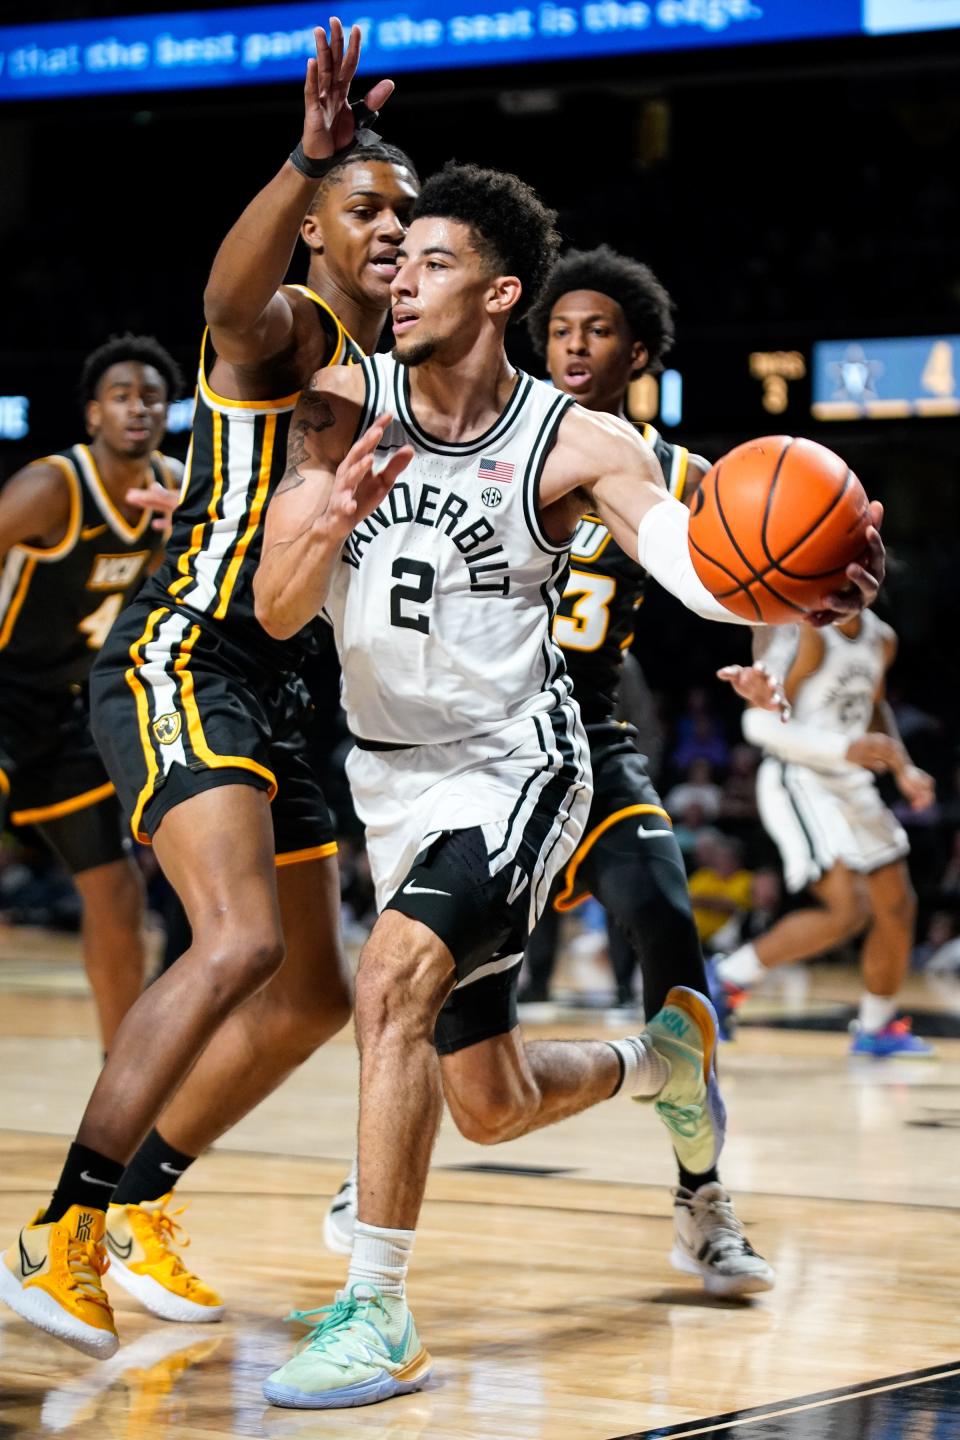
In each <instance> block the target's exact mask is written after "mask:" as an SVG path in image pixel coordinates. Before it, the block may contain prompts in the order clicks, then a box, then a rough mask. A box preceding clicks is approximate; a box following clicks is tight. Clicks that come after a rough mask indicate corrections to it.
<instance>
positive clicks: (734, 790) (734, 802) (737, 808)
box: [720, 745, 760, 820]
mask: <svg viewBox="0 0 960 1440" xmlns="http://www.w3.org/2000/svg"><path fill="white" fill-rule="evenodd" d="M759 763H760V752H759V751H758V750H755V749H754V748H753V746H752V745H735V746H734V747H733V749H732V750H731V751H730V765H729V768H728V770H727V778H726V780H724V782H723V795H722V798H721V801H720V814H721V816H722V817H723V819H724V820H756V819H757V766H758V765H759Z"/></svg>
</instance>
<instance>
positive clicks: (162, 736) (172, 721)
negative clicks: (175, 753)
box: [151, 710, 181, 745]
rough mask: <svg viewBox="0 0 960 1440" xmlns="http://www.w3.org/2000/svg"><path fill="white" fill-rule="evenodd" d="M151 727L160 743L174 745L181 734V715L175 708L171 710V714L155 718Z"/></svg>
mask: <svg viewBox="0 0 960 1440" xmlns="http://www.w3.org/2000/svg"><path fill="white" fill-rule="evenodd" d="M151 728H152V729H153V733H154V735H155V736H156V737H157V740H158V742H159V744H161V745H172V744H173V742H174V740H176V738H177V736H178V735H179V734H180V730H181V721H180V716H179V715H178V714H177V712H176V711H175V710H171V711H170V713H169V715H161V716H159V717H158V719H156V720H154V722H153V726H152V727H151Z"/></svg>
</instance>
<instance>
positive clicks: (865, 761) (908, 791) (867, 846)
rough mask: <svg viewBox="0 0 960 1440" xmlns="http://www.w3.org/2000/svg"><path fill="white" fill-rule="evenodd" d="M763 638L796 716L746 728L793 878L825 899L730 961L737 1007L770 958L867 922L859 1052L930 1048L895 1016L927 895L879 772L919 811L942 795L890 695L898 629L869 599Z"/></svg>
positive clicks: (723, 969)
mask: <svg viewBox="0 0 960 1440" xmlns="http://www.w3.org/2000/svg"><path fill="white" fill-rule="evenodd" d="M769 636H772V637H773V638H772V639H769V638H768V637H769ZM755 648H756V649H757V650H758V651H759V650H762V651H763V658H764V662H765V663H766V665H767V666H768V667H769V668H770V670H771V672H772V673H773V674H776V675H782V676H784V677H785V678H784V689H785V692H786V697H787V700H788V701H789V702H790V703H791V705H792V706H793V714H792V719H791V720H790V721H789V722H788V723H787V724H783V723H782V722H781V721H780V720H779V719H778V718H777V716H776V715H773V714H770V713H769V712H766V711H762V710H753V709H750V710H746V711H745V712H744V716H743V733H744V735H745V736H746V738H747V739H748V740H749V741H750V742H751V743H752V744H754V745H757V746H759V747H760V748H761V749H762V750H763V751H764V753H765V758H764V760H763V762H762V764H761V766H760V770H759V772H758V775H757V805H758V807H759V810H760V818H761V820H762V821H763V824H764V827H765V829H766V831H767V833H768V834H769V835H770V837H771V839H772V840H774V841H775V842H776V844H777V846H778V848H779V850H780V855H781V858H782V860H783V871H784V880H785V883H786V887H787V889H788V890H789V891H790V892H791V894H797V893H798V892H800V891H802V890H809V891H810V893H811V894H812V895H813V896H814V897H815V899H816V901H817V905H816V907H815V908H813V907H811V908H809V909H802V910H794V911H792V912H791V913H790V914H788V915H786V916H784V917H783V919H781V920H779V921H778V922H777V924H776V925H774V926H773V927H772V929H770V930H768V931H767V932H766V934H765V935H761V936H760V937H759V939H757V940H755V941H754V942H753V943H752V944H749V945H743V946H741V947H740V949H739V950H736V951H734V953H733V954H731V955H728V956H726V957H725V958H723V959H721V960H718V961H717V962H716V966H715V970H716V975H717V977H718V979H719V981H720V984H721V986H722V990H723V992H724V996H723V998H725V999H726V1001H727V1002H728V1003H729V1004H731V1005H733V1006H736V1004H737V1003H739V1001H740V1000H742V999H743V996H744V994H745V993H746V991H747V990H748V989H749V988H750V987H751V986H752V985H755V984H757V982H758V981H760V980H762V979H763V977H764V976H765V975H766V973H767V971H768V970H770V969H773V968H774V967H775V966H778V965H787V964H789V963H790V962H791V961H796V960H809V959H813V958H814V956H816V955H820V954H823V953H824V952H825V951H827V950H831V949H832V948H833V947H834V946H836V945H839V944H842V943H843V942H844V941H846V940H851V939H853V938H854V937H855V936H857V935H859V934H861V933H863V934H864V939H863V948H862V952H861V960H860V963H861V969H862V972H863V982H864V991H863V995H862V998H861V1001H860V1013H859V1018H858V1020H857V1022H856V1026H855V1033H854V1038H853V1041H852V1045H851V1052H852V1053H853V1054H857V1055H879V1056H884V1055H929V1054H930V1053H931V1047H930V1046H929V1045H927V1044H926V1043H925V1042H924V1041H922V1040H920V1039H918V1038H917V1037H916V1036H915V1035H912V1034H911V1032H910V1022H909V1021H908V1020H903V1019H901V1020H898V1019H896V1018H895V1015H896V997H897V993H898V991H899V990H900V987H901V985H902V983H903V978H904V975H905V974H906V970H907V965H908V963H909V959H910V950H911V947H912V944H913V930H914V918H915V913H916V899H915V896H914V893H913V888H912V886H911V883H910V876H909V873H908V871H907V866H906V856H907V855H908V854H909V851H910V842H909V841H908V839H907V835H906V831H905V830H904V829H903V827H902V825H901V824H900V822H899V821H898V820H897V818H896V816H895V815H894V814H893V812H892V811H891V810H890V809H889V808H888V806H887V805H885V804H884V801H883V799H882V798H881V796H880V792H879V790H878V788H877V782H876V779H875V776H877V775H883V774H888V773H889V774H890V775H892V776H893V779H894V781H895V783H896V785H897V788H898V789H899V791H900V793H901V794H902V795H903V796H904V798H905V799H906V800H908V801H909V803H910V804H911V806H912V807H913V808H914V809H916V810H922V809H924V808H925V807H926V806H928V805H930V804H932V802H933V799H934V784H933V780H932V779H931V777H930V776H929V775H927V774H926V773H925V772H924V771H922V770H919V769H918V768H917V767H916V766H915V765H913V764H912V763H911V760H910V756H909V755H908V754H907V751H906V747H905V746H904V744H903V741H902V740H901V739H900V736H899V733H898V731H897V725H896V720H895V719H894V716H893V712H892V711H891V709H890V706H889V704H888V703H887V701H886V699H885V698H884V697H885V677H886V673H887V671H888V669H889V668H890V665H891V664H892V663H893V659H894V656H895V655H896V650H897V637H896V635H895V634H894V632H893V630H892V629H891V628H890V626H889V625H887V624H885V623H884V622H883V621H882V620H880V619H878V618H877V616H876V615H874V614H873V613H872V612H871V611H869V610H866V611H864V613H863V614H862V615H858V616H854V617H853V618H852V619H850V620H848V621H846V622H845V623H843V624H838V625H833V626H828V627H827V628H825V629H823V630H810V629H808V628H807V627H804V626H788V627H784V628H782V629H780V630H778V631H775V632H766V633H761V634H758V635H757V637H756V647H755Z"/></svg>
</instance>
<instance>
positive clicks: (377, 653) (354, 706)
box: [323, 355, 574, 746]
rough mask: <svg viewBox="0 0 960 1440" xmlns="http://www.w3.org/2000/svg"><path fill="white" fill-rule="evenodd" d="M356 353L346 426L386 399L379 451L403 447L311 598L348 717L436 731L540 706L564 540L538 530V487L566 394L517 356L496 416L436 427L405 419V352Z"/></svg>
mask: <svg viewBox="0 0 960 1440" xmlns="http://www.w3.org/2000/svg"><path fill="white" fill-rule="evenodd" d="M362 366H363V373H364V377H365V380H366V403H365V407H364V411H363V415H362V418H361V422H360V426H359V428H358V432H357V434H358V437H359V435H360V434H362V433H363V431H364V430H366V428H367V427H368V426H369V424H370V423H371V421H372V420H373V418H374V417H375V416H376V415H379V414H381V413H383V412H384V411H389V412H390V413H391V414H392V415H393V416H394V417H395V419H394V420H393V422H392V423H391V424H390V426H389V427H388V429H387V431H386V432H385V434H384V437H383V440H382V442H381V445H380V447H379V449H380V452H381V455H382V457H383V456H385V455H386V453H387V452H390V451H394V450H397V449H399V448H400V447H401V446H403V445H410V446H411V447H412V448H413V452H414V455H413V459H412V460H411V462H410V464H409V465H408V466H407V468H406V470H404V472H403V473H402V475H401V476H400V478H399V479H398V480H397V482H396V484H395V485H394V487H393V489H392V490H391V492H390V494H389V495H388V496H387V498H386V499H385V500H384V502H383V504H382V505H380V506H379V507H378V509H377V510H375V511H374V512H373V514H372V515H371V516H370V517H369V518H368V519H367V520H364V521H362V522H361V523H360V524H359V525H358V526H357V527H356V528H355V529H354V530H353V532H352V534H351V535H350V536H349V537H348V538H347V540H346V542H345V543H344V546H343V550H342V552H341V556H340V561H339V563H338V565H337V566H336V569H335V572H334V577H333V580H332V583H331V586H330V591H329V593H328V596H327V601H326V604H325V606H324V610H323V614H324V616H325V617H326V618H327V619H328V620H329V621H330V623H331V624H332V626H333V630H334V635H335V637H336V642H337V649H338V650H339V652H340V660H341V665H342V669H343V694H342V699H343V704H344V708H345V710H346V712H347V721H348V724H349V727H350V730H351V732H352V733H353V734H354V735H355V736H356V737H357V738H359V739H361V740H366V741H370V742H374V743H376V742H382V743H383V744H384V745H386V746H390V745H436V744H444V743H447V742H450V741H457V740H463V739H466V738H468V737H470V736H475V735H482V734H484V733H488V732H490V731H493V730H496V729H498V728H499V727H500V726H502V725H504V724H507V723H509V722H510V721H512V720H515V719H517V718H518V717H520V716H522V715H528V714H533V713H536V712H537V711H546V710H550V709H552V708H553V707H554V706H555V705H557V704H559V703H560V702H561V701H562V700H563V699H565V698H566V697H567V696H568V695H569V693H570V680H569V677H568V676H567V675H566V673H565V665H564V661H563V655H562V652H561V650H560V648H559V646H558V645H557V644H556V643H555V641H554V639H553V634H552V627H553V621H554V617H555V615H556V613H557V608H558V606H559V602H560V597H561V595H562V593H563V588H564V585H565V583H566V573H567V568H568V559H569V545H568V544H561V545H558V544H555V543H554V542H552V541H551V540H550V539H549V538H548V537H547V535H546V534H545V533H544V531H543V529H542V526H541V524H540V520H539V515H538V508H537V491H538V487H539V482H540V476H541V473H542V471H543V466H544V463H545V461H546V458H547V456H548V455H549V453H550V450H551V448H552V446H553V444H554V441H555V439H556V435H557V430H558V428H559V425H560V422H561V420H562V418H563V415H564V414H565V412H566V411H567V409H568V408H569V406H570V405H571V404H573V403H574V402H573V401H572V400H571V398H570V397H569V396H567V395H563V394H560V393H559V392H558V391H557V390H555V389H554V388H553V387H552V386H550V385H547V384H545V383H544V382H543V381H540V380H533V379H531V377H530V376H528V375H525V374H523V373H522V372H518V373H517V378H516V383H515V385H514V388H513V391H512V393H511V396H510V398H509V400H508V401H507V404H506V406H505V407H504V409H503V411H502V413H501V414H500V416H499V417H498V419H497V420H496V421H495V423H494V424H493V425H492V426H491V427H490V428H489V429H488V430H487V431H486V432H485V433H484V434H483V435H481V436H479V437H478V438H477V439H475V440H468V441H465V442H462V443H451V442H447V441H442V440H438V439H436V438H435V437H433V436H431V435H429V434H427V433H426V432H425V431H424V430H423V429H422V428H421V427H420V425H418V423H417V421H416V418H415V417H414V415H413V412H412V408H411V403H410V372H409V370H408V369H407V368H406V367H404V366H401V365H398V364H397V363H396V361H395V360H394V359H393V358H392V357H391V356H389V355H375V356H372V357H371V358H369V359H367V360H364V361H363V362H362Z"/></svg>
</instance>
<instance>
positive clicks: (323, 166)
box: [290, 100, 380, 180]
mask: <svg viewBox="0 0 960 1440" xmlns="http://www.w3.org/2000/svg"><path fill="white" fill-rule="evenodd" d="M350 109H351V110H352V111H353V120H354V124H355V125H356V127H357V128H356V130H355V131H354V135H353V139H352V140H351V141H350V142H349V144H347V145H344V146H342V147H341V149H339V150H336V151H335V152H334V153H333V154H332V155H327V156H326V157H325V158H324V159H323V160H314V159H312V158H311V156H309V155H305V154H304V150H303V141H302V140H301V141H300V143H299V144H298V145H297V148H296V150H294V151H292V152H291V155H290V164H291V165H292V166H293V168H294V169H295V170H299V171H300V174H301V175H305V176H306V177H307V179H308V180H322V179H323V177H324V176H325V175H327V174H329V172H330V171H331V170H332V169H333V167H334V166H335V165H338V164H339V163H340V161H341V160H342V159H343V157H344V156H345V155H349V154H350V153H351V152H352V151H354V150H358V149H360V147H361V146H363V145H377V144H379V142H380V136H379V135H378V134H377V133H376V131H375V130H371V129H370V126H371V125H372V124H373V123H374V121H375V120H376V118H377V115H378V114H379V113H380V112H379V111H378V110H368V109H367V107H366V105H365V104H364V103H363V101H362V100H357V101H355V102H354V104H353V105H351V106H350Z"/></svg>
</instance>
